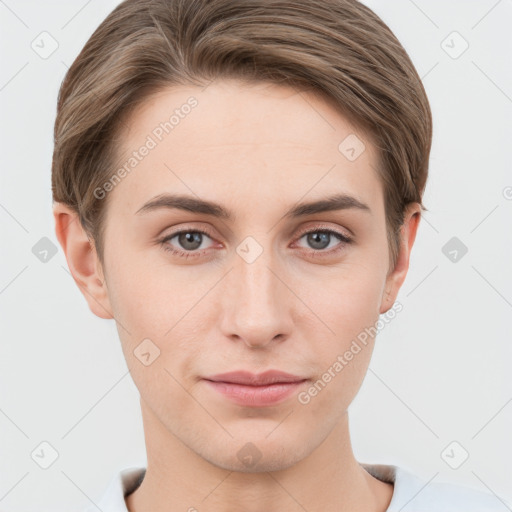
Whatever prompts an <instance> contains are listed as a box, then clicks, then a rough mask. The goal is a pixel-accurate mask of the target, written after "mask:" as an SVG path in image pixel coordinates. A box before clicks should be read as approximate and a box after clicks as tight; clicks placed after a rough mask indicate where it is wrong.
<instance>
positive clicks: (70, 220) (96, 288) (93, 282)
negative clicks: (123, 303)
mask: <svg viewBox="0 0 512 512" xmlns="http://www.w3.org/2000/svg"><path fill="white" fill-rule="evenodd" d="M53 216H54V219H55V234H56V236H57V239H58V241H59V243H60V245H61V247H62V249H63V251H64V254H65V255H66V260H67V263H68V267H69V270H70V272H71V275H72V276H73V279H74V280H75V282H76V284H77V285H78V287H79V289H80V291H81V292H82V294H83V295H84V297H85V299H86V300H87V303H88V304H89V308H90V310H91V311H92V312H93V313H94V314H95V315H96V316H98V317H100V318H105V319H111V318H114V317H113V314H112V309H111V305H110V301H109V297H108V290H107V285H106V282H105V280H104V275H103V270H102V268H101V264H100V262H99V260H98V257H97V253H96V250H95V248H94V244H93V243H91V241H90V240H89V238H88V236H87V233H86V232H85V231H84V229H83V227H82V225H81V224H80V219H79V217H78V214H77V213H76V212H75V211H74V210H72V209H71V208H70V207H69V206H67V205H65V204H62V203H54V205H53Z"/></svg>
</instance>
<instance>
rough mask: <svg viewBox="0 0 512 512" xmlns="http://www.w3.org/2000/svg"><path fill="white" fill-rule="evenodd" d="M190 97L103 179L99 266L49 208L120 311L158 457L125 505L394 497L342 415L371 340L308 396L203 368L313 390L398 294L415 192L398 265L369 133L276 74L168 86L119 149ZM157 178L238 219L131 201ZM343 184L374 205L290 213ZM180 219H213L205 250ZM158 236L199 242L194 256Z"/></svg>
mask: <svg viewBox="0 0 512 512" xmlns="http://www.w3.org/2000/svg"><path fill="white" fill-rule="evenodd" d="M191 95H193V96H194V97H195V98H196V99H197V101H198V105H197V107H195V108H194V109H193V110H192V111H191V113H190V114H189V115H188V116H186V117H185V118H184V119H182V120H181V121H180V124H179V125H178V126H177V127H175V129H174V130H173V131H172V132H170V133H169V134H168V135H166V136H165V137H164V138H163V140H162V141H161V142H160V143H159V144H158V146H157V147H156V148H154V149H152V150H151V151H150V153H149V154H148V155H147V156H146V157H145V158H144V159H143V160H142V161H141V162H140V163H139V164H138V165H137V167H136V168H135V169H134V170H133V171H132V172H131V173H130V174H129V175H127V176H126V177H125V178H124V179H123V180H122V181H121V182H120V183H119V184H118V185H117V186H116V187H115V188H114V189H113V190H112V191H110V192H109V197H108V201H109V203H108V215H107V224H106V232H105V260H104V265H101V264H100V262H99V260H98V258H97V254H96V252H95V249H94V245H93V244H91V243H90V242H89V239H88V237H87V235H86V234H85V232H84V231H83V229H82V227H81V226H80V224H79V222H78V220H77V218H76V214H75V213H74V212H73V211H71V210H70V209H69V208H68V207H66V206H65V205H62V204H59V203H55V205H54V216H55V222H56V233H57V237H58V239H59V242H60V244H61V245H62V247H63V250H64V252H65V254H66V258H67V262H68V266H69V268H70V271H71V273H72V275H73V278H74V279H75V281H76V283H77V285H78V286H79V287H80V289H81V290H82V292H83V294H84V297H85V299H86V300H87V302H88V304H89V307H90V309H91V311H92V312H93V313H94V314H95V315H97V316H99V317H101V318H114V319H115V320H116V324H117V327H118V332H119V336H120V340H121V343H122V348H123V352H124V355H125V357H126V361H127V365H128V367H129V369H130V372H131V375H132V377H133V379H134V382H135V384H136V386H137V387H138V389H139V392H140V403H141V410H142V417H143V423H144V431H145V440H146V449H147V459H148V465H147V472H146V477H145V479H144V481H143V483H142V484H141V486H140V487H139V488H138V489H137V490H136V491H135V492H134V493H132V494H131V495H129V496H128V497H127V498H126V503H127V507H128V508H129V510H130V511H131V512H143V511H144V510H152V511H154V512H163V511H174V510H183V511H185V510H189V509H191V507H195V508H196V509H197V510H199V511H202V510H208V511H209V512H220V511H228V510H229V511H233V510H244V511H246V512H273V511H278V510H279V511H281V510H287V511H291V512H295V511H303V510H304V509H305V510H307V511H308V512H316V511H320V510H322V511H338V512H340V511H342V512H348V511H351V512H354V511H366V512H368V511H371V512H377V511H379V512H382V511H385V510H386V508H387V506H388V505H389V502H390V500H391V497H392V493H393V485H391V484H387V483H383V482H381V481H380V480H377V479H375V478H374V477H372V476H371V475H370V474H369V473H368V472H367V471H365V470H364V469H363V468H362V466H361V465H359V463H358V462H357V460H356V459H355V457H354V454H353V452H352V448H351V442H350V433H349V424H348V414H347V409H348V407H349V405H350V403H351V402H352V401H353V399H354V397H355V396H356V394H357V392H358V390H359V388H360V386H361V384H362V381H363V379H364V376H365V374H366V371H367V369H368V365H369V362H370V358H371V354H372V351H373V347H374V342H375V339H374V338H370V339H369V341H368V344H367V345H366V346H365V347H364V348H363V350H361V351H360V352H359V353H358V354H357V355H356V356H354V358H353V359H352V360H351V361H350V362H349V364H347V365H346V366H345V367H344V368H343V370H342V371H341V372H339V373H338V374H336V376H335V377H334V378H332V380H331V381H330V382H329V383H328V384H327V385H326V386H325V388H324V389H322V391H321V392H319V393H318V394H317V396H315V397H312V398H311V400H310V402H309V403H307V404H301V403H299V401H298V399H297V393H295V394H294V395H292V396H291V397H290V398H287V399H286V400H285V401H284V402H282V403H280V404H278V405H273V406H271V407H256V408H251V407H244V406H240V405H236V404H234V403H233V402H231V401H229V400H228V399H226V398H225V397H224V396H222V395H220V394H219V393H217V392H216V391H215V390H212V389H211V388H210V387H209V386H208V385H207V384H206V383H205V381H204V380H202V378H203V377H206V376H211V375H213V374H216V373H221V372H226V371H232V370H238V369H244V370H249V371H252V372H253V373H260V372H262V371H264V370H267V369H269V368H274V369H279V370H282V371H286V372H289V373H292V374H295V375H299V376H302V377H305V378H308V379H310V382H309V383H306V384H304V387H302V388H300V391H304V390H306V389H308V388H309V387H310V386H311V384H312V383H313V382H315V381H317V380H318V379H319V378H321V376H322V374H324V372H326V371H327V369H328V368H329V367H332V365H333V363H334V362H335V361H336V359H337V357H338V355H340V354H344V353H345V352H346V350H348V349H349V348H350V346H351V343H352V341H353V340H354V339H356V337H357V335H358V334H359V333H360V332H362V331H363V330H364V329H365V328H367V327H369V326H373V325H375V323H376V322H377V320H378V319H379V314H383V313H385V312H386V311H388V310H389V309H390V308H391V307H392V305H393V303H394V302H395V299H396V296H397V293H398V291H399V289H400V287H401V285H402V283H403V281H404V279H405V277H406V274H407V270H408V267H409V256H410V252H411V249H412V246H413V243H414V239H415V236H416V232H417V227H418V223H419V220H420V213H421V210H420V206H419V205H418V204H416V203H415V204H412V205H410V207H409V208H408V209H407V211H406V215H405V221H404V224H403V226H402V231H401V234H402V244H401V248H400V252H399V255H398V260H397V263H396V266H395V267H394V268H389V263H388V262H389V252H388V251H389V248H388V242H387V238H386V224H385V215H384V213H385V212H384V195H383V188H382V184H381V182H380V180H379V177H378V175H377V172H376V170H375V169H376V166H377V162H378V160H377V154H376V152H375V149H374V147H373V146H372V145H371V143H370V141H369V140H368V139H367V138H365V136H364V134H362V133H359V132H358V131H357V130H356V129H355V128H353V127H352V126H351V125H350V124H349V123H348V121H347V120H346V119H345V118H344V117H342V116H341V115H340V114H339V113H337V112H336V111H335V110H334V109H333V108H332V106H330V105H328V104H327V103H325V102H324V101H323V100H322V99H321V98H319V97H317V96H316V95H314V94H312V93H306V92H304V91H302V92H297V91H296V90H294V89H290V88H288V87H285V86H277V85H272V84H265V83H258V84H250V85H247V84H242V83H240V82H237V81H235V80H218V81H215V82H213V83H212V84H211V85H209V86H208V87H207V88H205V89H200V88H197V87H192V86H190V87H185V86H180V87H173V88H168V89H166V90H164V91H162V92H160V93H158V94H157V95H155V96H153V97H152V98H150V99H147V100H146V101H145V102H144V103H143V104H142V106H141V107H139V108H138V109H137V110H136V111H135V112H134V113H133V114H132V115H131V117H130V119H129V120H128V122H127V126H128V127H129V129H126V130H125V132H124V134H123V139H122V140H123V142H122V147H121V148H120V150H121V153H120V155H121V158H120V162H121V161H126V158H127V157H129V155H130V154H131V152H132V151H133V150H135V149H137V148H139V147H140V146H141V145H142V144H143V143H144V141H145V140H146V137H147V136H148V134H151V132H152V130H153V129H154V128H155V126H157V125H158V124H159V123H160V122H162V121H164V120H166V119H168V118H169V115H170V113H172V111H173V110H174V109H176V108H179V106H180V105H182V104H184V103H185V102H186V101H187V98H189V97H190V96H191ZM350 134H356V135H357V136H358V137H359V138H360V139H361V140H363V141H364V143H365V145H366V149H365V151H364V152H363V153H362V154H361V155H360V156H359V157H358V158H357V159H356V160H355V161H350V160H349V159H347V158H346V157H345V156H344V154H342V153H341V152H340V151H339V149H338V146H339V144H340V142H341V141H343V140H344V139H345V137H347V136H348V135H350ZM123 158H124V160H123ZM164 192H168V193H180V194H187V195H189V196H192V197H196V198H201V199H206V200H211V201H215V202H218V203H220V204H222V205H223V206H224V207H225V208H227V209H229V210H231V211H232V212H234V214H235V218H234V219H232V220H226V219H219V218H216V217H214V216H212V215H207V214H204V213H192V212H187V211H182V210H177V209H166V208H162V209H159V210H155V211H151V212H146V213H145V214H142V215H141V214H136V212H137V210H139V209H140V208H141V207H142V205H143V204H144V203H145V202H146V201H148V200H150V199H152V198H153V197H154V196H157V195H159V194H161V193H164ZM333 192H340V193H346V194H348V195H350V196H353V197H356V198H357V199H359V200H360V201H361V202H363V203H365V204H366V205H368V207H369V211H365V210H360V209H357V208H349V209H344V210H339V211H329V212H322V213H318V214H313V215H309V216H307V217H304V218H295V219H288V218H286V217H283V216H284V214H285V213H286V212H287V211H288V210H289V209H290V208H291V207H293V206H295V205H296V204H297V203H299V202H309V201H314V200H318V199H322V198H324V197H327V196H330V195H332V194H333ZM322 228H323V229H325V228H328V229H332V230H335V231H338V232H339V233H341V234H344V235H346V236H348V235H352V243H350V244H346V243H343V242H340V240H339V239H338V238H336V237H335V236H331V237H330V238H328V239H327V240H326V241H325V243H324V244H323V245H321V244H317V245H315V244H314V239H313V240H311V238H310V239H309V240H308V236H307V235H303V234H302V232H303V231H313V232H318V231H321V230H322ZM180 229H183V230H186V231H191V232H194V230H197V229H208V230H209V232H210V234H209V235H204V236H203V237H202V239H200V240H202V241H201V244H200V247H199V248H198V249H194V248H192V249H190V247H191V246H192V244H190V243H189V245H186V240H185V241H184V240H183V239H182V240H181V242H182V243H180V239H179V237H177V236H176V237H174V238H172V240H167V241H166V242H163V243H162V242H161V240H162V239H163V238H164V237H165V236H169V235H172V234H173V233H175V232H177V231H179V230H180ZM247 236H251V237H252V238H254V239H255V240H256V241H257V243H258V244H259V246H260V247H261V249H262V253H261V254H260V255H259V257H257V258H256V260H255V261H254V262H252V263H248V262H247V261H246V260H244V258H242V257H240V255H239V254H238V253H237V251H236V249H237V247H238V246H239V245H240V244H241V243H242V242H243V241H244V239H245V238H246V237H247ZM199 237H201V235H199ZM183 242H184V244H183ZM198 245H199V244H196V246H195V247H197V246H198ZM165 246H168V247H169V246H170V247H171V248H174V249H176V250H181V251H184V252H186V251H187V249H188V252H194V251H195V252H196V253H198V252H199V253H201V252H202V254H199V256H197V257H190V258H184V257H183V256H177V255H173V254H171V253H170V252H166V251H165V250H164V247H165ZM242 246H243V244H242ZM322 247H323V248H322ZM336 248H341V249H340V250H339V251H338V252H334V250H335V249H336ZM315 252H316V253H317V255H316V256H313V254H314V253H315ZM146 338H149V339H150V340H151V341H152V342H153V343H154V344H155V345H156V346H158V347H159V350H160V355H159V357H157V358H156V359H155V360H154V361H153V362H152V363H151V364H150V365H148V366H146V365H144V364H142V363H141V361H140V360H139V359H138V358H137V357H136V356H135V355H134V350H135V349H136V348H137V346H138V345H139V344H140V343H141V341H142V340H144V339H146ZM249 442H250V443H252V445H253V448H252V450H253V451H255V453H257V454H259V456H260V458H259V460H258V461H257V462H256V463H254V462H253V464H252V466H250V467H248V466H247V464H246V463H244V462H243V461H242V460H241V458H239V457H238V456H237V454H238V452H239V450H240V449H241V448H242V447H244V445H246V443H249ZM256 458H257V457H256ZM255 460H256V459H255ZM177 461H179V463H177Z"/></svg>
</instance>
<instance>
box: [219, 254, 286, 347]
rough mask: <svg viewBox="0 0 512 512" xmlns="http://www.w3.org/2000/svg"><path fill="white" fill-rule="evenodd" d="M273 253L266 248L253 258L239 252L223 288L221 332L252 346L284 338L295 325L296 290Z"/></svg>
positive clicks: (262, 345) (265, 344)
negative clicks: (292, 288)
mask: <svg viewBox="0 0 512 512" xmlns="http://www.w3.org/2000/svg"><path fill="white" fill-rule="evenodd" d="M270 253H271V250H270V249H264V250H263V252H262V253H261V254H260V255H259V256H258V257H257V258H256V259H255V261H252V262H250V260H246V259H244V257H241V256H239V255H238V254H236V255H235V257H234V268H233V269H232V270H231V271H230V272H229V273H228V275H227V276H226V279H225V280H224V283H223V287H224V288H223V290H222V292H221V296H222V298H221V312H220V314H221V330H222V334H223V335H224V336H226V337H227V338H230V339H232V340H241V341H243V342H244V343H245V344H246V345H247V346H248V347H250V348H265V347H266V346H267V345H269V344H271V343H272V342H276V341H284V340H285V339H287V338H288V337H289V336H290V333H291V329H292V326H293V321H292V311H291V308H292V307H293V299H294V294H293V293H292V292H291V291H290V290H289V288H288V287H287V286H286V284H285V283H286V276H285V275H284V272H283V270H282V269H281V267H280V266H278V265H276V264H275V260H273V258H272V256H271V254H270Z"/></svg>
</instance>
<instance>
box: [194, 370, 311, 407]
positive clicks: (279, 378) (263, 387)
mask: <svg viewBox="0 0 512 512" xmlns="http://www.w3.org/2000/svg"><path fill="white" fill-rule="evenodd" d="M203 380H204V381H205V382H206V384H208V385H209V386H210V388H211V389H213V390H215V391H216V392H218V393H220V394H221V395H222V396H223V397H225V398H227V399H229V400H231V401H232V402H234V403H236V404H238V405H243V406H249V407H265V406H270V405H277V404H279V403H281V402H283V401H285V400H286V399H287V398H289V397H290V396H291V395H292V394H293V393H294V392H295V391H297V390H298V389H299V388H300V387H302V386H303V385H304V384H305V383H306V382H307V381H308V380H309V379H307V378H305V377H300V376H298V375H293V374H290V373H286V372H282V371H278V370H268V371H266V372H264V373H260V374H254V373H251V372H247V371H236V372H228V373H222V374H218V375H213V376H210V377H205V378H203Z"/></svg>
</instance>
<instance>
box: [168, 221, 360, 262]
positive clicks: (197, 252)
mask: <svg viewBox="0 0 512 512" xmlns="http://www.w3.org/2000/svg"><path fill="white" fill-rule="evenodd" d="M205 237H207V238H209V239H210V240H211V239H212V236H211V235H210V234H209V233H208V232H207V231H204V230H201V229H183V230H181V231H177V232H175V233H172V234H171V235H168V236H166V237H165V238H163V239H162V240H161V241H160V244H161V245H162V247H163V249H164V250H165V251H167V252H170V253H171V254H173V255H176V256H178V257H183V258H190V257H193V258H195V257H199V256H202V255H203V254H204V253H205V252H207V251H208V247H201V246H202V245H203V243H204V241H205ZM303 238H306V241H307V243H308V244H310V246H311V247H312V250H311V251H308V252H310V253H311V254H312V255H313V256H315V255H320V256H322V255H329V254H334V253H337V252H338V251H341V250H343V249H344V248H345V246H346V245H347V244H350V243H352V239H351V238H349V237H347V236H346V235H344V234H343V233H340V232H338V231H336V230H333V229H327V228H323V229H319V228H317V229H314V230H310V231H306V232H303V233H302V234H301V235H300V236H299V240H301V239H303ZM174 239H176V242H175V243H176V244H177V245H178V247H177V248H176V246H174V245H173V244H172V243H171V241H172V240H174ZM336 239H337V240H338V244H337V246H336V244H335V246H334V249H333V248H330V249H328V248H329V246H331V245H332V242H335V241H336ZM326 249H328V250H326Z"/></svg>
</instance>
